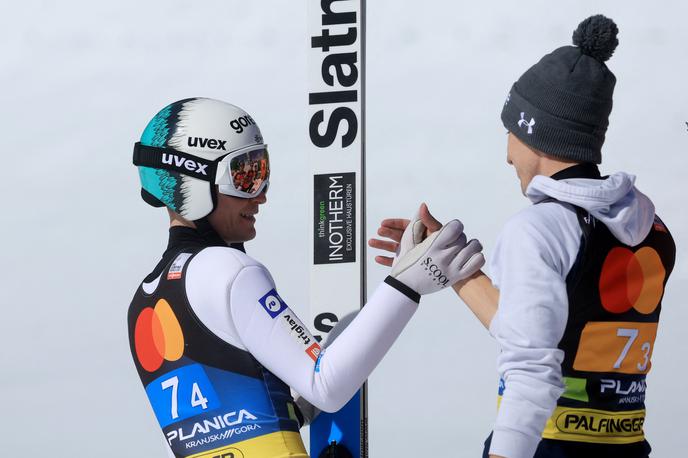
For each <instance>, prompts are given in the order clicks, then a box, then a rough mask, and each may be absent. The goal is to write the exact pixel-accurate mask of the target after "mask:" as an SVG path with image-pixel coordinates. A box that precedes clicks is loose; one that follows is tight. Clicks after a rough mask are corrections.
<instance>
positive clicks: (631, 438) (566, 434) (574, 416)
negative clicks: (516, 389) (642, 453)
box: [542, 406, 645, 444]
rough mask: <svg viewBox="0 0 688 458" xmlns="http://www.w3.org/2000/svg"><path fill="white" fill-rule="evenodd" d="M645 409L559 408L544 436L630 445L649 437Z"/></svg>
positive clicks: (551, 418) (548, 423) (548, 422)
mask: <svg viewBox="0 0 688 458" xmlns="http://www.w3.org/2000/svg"><path fill="white" fill-rule="evenodd" d="M644 422H645V410H630V411H621V412H613V411H607V410H595V409H575V408H569V407H561V406H559V407H557V408H556V409H555V410H554V414H553V415H552V416H551V417H550V419H549V420H548V421H547V425H546V426H545V429H544V431H543V433H542V437H544V438H545V439H557V440H568V441H577V442H593V443H602V444H629V443H632V442H638V441H641V440H643V439H644V438H645V435H644V433H643V423H644Z"/></svg>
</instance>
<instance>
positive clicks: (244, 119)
mask: <svg viewBox="0 0 688 458" xmlns="http://www.w3.org/2000/svg"><path fill="white" fill-rule="evenodd" d="M255 124H256V122H255V121H254V120H253V118H252V117H250V116H249V115H246V116H240V117H238V118H236V119H232V120H231V121H229V125H230V126H231V127H232V129H234V131H235V132H236V133H237V134H240V133H242V132H243V131H244V127H248V126H253V125H255Z"/></svg>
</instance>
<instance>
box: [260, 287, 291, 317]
mask: <svg viewBox="0 0 688 458" xmlns="http://www.w3.org/2000/svg"><path fill="white" fill-rule="evenodd" d="M258 302H260V305H262V306H263V308H264V309H265V311H266V312H268V315H270V316H271V317H272V318H273V319H274V318H276V317H277V315H279V314H280V313H282V312H283V311H284V310H285V309H286V308H287V304H286V303H285V302H284V301H282V298H281V297H279V294H277V290H275V289H274V288H273V289H271V290H270V291H268V292H267V293H265V295H264V296H263V297H261V298H260V299H258Z"/></svg>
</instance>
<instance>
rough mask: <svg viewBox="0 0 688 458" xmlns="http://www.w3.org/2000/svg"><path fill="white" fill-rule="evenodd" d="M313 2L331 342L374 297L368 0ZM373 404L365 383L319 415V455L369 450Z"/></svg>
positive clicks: (313, 112)
mask: <svg viewBox="0 0 688 458" xmlns="http://www.w3.org/2000/svg"><path fill="white" fill-rule="evenodd" d="M307 8H308V16H307V22H308V41H307V46H308V117H307V119H306V120H305V123H304V134H305V135H308V140H307V141H308V152H309V156H310V169H311V173H312V175H313V177H314V178H313V182H312V183H313V190H312V191H311V193H310V195H309V198H313V202H310V204H309V207H310V210H311V211H313V214H312V215H309V216H310V218H309V226H310V228H311V231H312V233H311V234H310V239H309V241H308V244H309V247H308V248H309V259H310V260H312V261H311V262H312V264H311V286H310V303H311V304H312V305H311V319H312V321H311V323H312V325H313V327H314V330H315V331H317V334H316V335H315V339H316V340H317V342H319V343H321V344H323V343H324V342H326V339H327V337H328V335H329V333H330V332H331V331H332V329H334V327H335V326H336V325H337V323H339V321H340V320H345V317H347V316H348V315H350V314H351V313H353V312H355V311H357V310H359V309H360V308H361V307H362V306H363V304H364V303H365V296H366V292H365V262H364V261H365V243H364V241H365V233H364V232H363V229H362V228H364V227H365V212H364V209H365V168H364V157H365V152H364V150H365V131H364V129H365V119H364V117H365V109H364V108H365V107H364V98H365V94H364V91H365V85H364V79H365V71H364V61H365V55H364V50H365V46H364V40H365V19H364V14H365V2H363V0H336V1H334V0H322V1H319V0H308V2H307ZM311 250H312V251H311ZM321 341H322V342H321ZM324 346H325V345H323V347H324ZM314 350H315V348H314V349H313V351H311V352H310V353H309V356H310V357H314V356H316V355H315V351H314ZM316 361H317V356H316ZM365 409H366V391H365V388H363V390H362V391H360V392H359V393H357V395H356V396H355V397H354V398H353V399H352V401H350V402H349V404H347V405H346V406H345V407H344V408H343V409H342V410H341V411H340V412H337V413H334V414H325V413H323V414H321V415H319V416H318V417H316V418H315V419H314V421H313V423H312V424H311V429H310V432H311V434H310V440H311V443H310V451H311V453H310V454H311V456H320V454H321V453H322V451H323V450H324V449H325V447H327V445H328V444H329V443H330V442H331V441H332V440H337V442H338V443H340V444H342V445H344V446H345V447H346V448H347V449H348V450H349V451H350V452H351V453H352V455H353V456H355V457H359V456H367V425H366V412H365ZM334 432H338V434H335V435H334V436H333V434H334Z"/></svg>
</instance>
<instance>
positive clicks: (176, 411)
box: [146, 364, 220, 428]
mask: <svg viewBox="0 0 688 458" xmlns="http://www.w3.org/2000/svg"><path fill="white" fill-rule="evenodd" d="M146 393H147V394H148V399H149V400H150V402H151V405H152V406H153V410H154V411H155V416H156V417H157V419H158V422H159V423H160V425H161V427H163V428H164V427H165V426H167V425H169V424H171V423H175V422H178V421H182V420H185V419H187V418H190V417H193V416H195V415H199V414H201V413H203V412H204V411H206V410H208V409H214V408H216V407H219V404H220V402H219V399H218V396H217V393H216V392H215V390H214V388H213V385H212V383H211V382H210V379H209V378H208V376H207V375H206V373H205V370H204V369H203V367H202V366H201V365H200V364H192V365H189V366H184V367H181V368H179V369H176V370H174V371H171V372H168V373H167V374H165V375H163V376H161V377H159V378H157V379H156V380H153V381H152V382H151V383H149V384H148V385H147V386H146Z"/></svg>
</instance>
